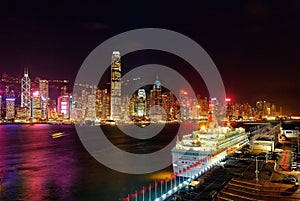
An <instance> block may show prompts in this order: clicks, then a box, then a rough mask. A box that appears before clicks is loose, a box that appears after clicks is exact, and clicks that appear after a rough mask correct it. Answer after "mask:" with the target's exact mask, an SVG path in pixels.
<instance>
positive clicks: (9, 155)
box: [0, 123, 196, 201]
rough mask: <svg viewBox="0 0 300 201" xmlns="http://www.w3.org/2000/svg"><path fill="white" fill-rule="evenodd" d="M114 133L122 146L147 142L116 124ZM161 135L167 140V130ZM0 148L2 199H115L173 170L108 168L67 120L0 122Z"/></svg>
mask: <svg viewBox="0 0 300 201" xmlns="http://www.w3.org/2000/svg"><path fill="white" fill-rule="evenodd" d="M195 128H196V125H195V124H192V123H188V124H186V125H184V129H185V130H186V131H185V132H186V133H188V132H189V131H191V130H194V129H195ZM57 130H59V131H64V132H65V134H66V135H65V136H64V137H62V138H57V139H52V138H51V136H50V134H51V132H53V131H57ZM168 131H170V132H175V131H174V129H170V130H168V129H167V130H166V131H165V134H166V133H168ZM114 138H115V140H112V141H114V142H116V144H118V146H120V147H123V148H124V149H129V150H131V149H137V150H138V149H143V147H145V144H143V143H140V142H132V141H128V140H127V139H125V138H124V137H122V135H119V134H118V133H116V131H115V130H114ZM123 138H124V139H123ZM160 140H161V141H160V142H163V141H168V136H166V135H164V136H162V138H161V139H160ZM132 143H137V144H132ZM154 144H156V146H158V147H159V143H157V142H155V143H154ZM156 148H157V147H156ZM0 150H1V151H0V177H1V178H2V183H1V187H2V191H1V198H2V200H33V201H35V200H37V201H40V200H64V201H65V200H72V201H76V200H101V201H106V200H107V201H110V200H118V198H121V197H125V196H126V195H127V194H128V193H132V192H134V191H135V190H137V189H139V188H141V187H142V186H144V185H147V184H148V183H149V182H153V181H154V180H158V179H164V178H166V177H168V176H170V174H171V173H172V172H171V171H172V169H171V167H168V168H166V169H165V170H162V171H159V172H156V173H151V174H144V175H130V174H124V173H120V172H116V171H114V170H111V169H109V168H107V167H105V166H103V165H101V164H100V163H98V162H97V161H96V160H94V159H93V158H92V156H90V155H89V154H88V153H87V152H86V150H85V149H84V148H83V146H82V144H81V142H80V141H79V139H78V136H77V134H76V132H75V129H74V128H73V126H70V125H69V126H67V125H46V124H35V125H1V126H0ZM170 157H171V155H170Z"/></svg>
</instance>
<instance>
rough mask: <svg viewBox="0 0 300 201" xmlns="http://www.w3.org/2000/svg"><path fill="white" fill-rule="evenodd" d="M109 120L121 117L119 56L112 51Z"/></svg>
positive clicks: (116, 52) (117, 52)
mask: <svg viewBox="0 0 300 201" xmlns="http://www.w3.org/2000/svg"><path fill="white" fill-rule="evenodd" d="M110 104H111V105H110V109H111V111H110V119H112V120H119V119H120V117H121V55H120V52H119V51H113V53H112V57H111V102H110Z"/></svg>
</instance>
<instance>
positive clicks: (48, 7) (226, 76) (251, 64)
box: [0, 0, 300, 114]
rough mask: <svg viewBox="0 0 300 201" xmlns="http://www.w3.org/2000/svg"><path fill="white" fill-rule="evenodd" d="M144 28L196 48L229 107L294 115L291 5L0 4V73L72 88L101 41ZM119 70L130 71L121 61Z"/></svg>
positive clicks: (297, 27)
mask: <svg viewBox="0 0 300 201" xmlns="http://www.w3.org/2000/svg"><path fill="white" fill-rule="evenodd" d="M145 27H155V28H165V29H171V30H174V31H177V32H179V33H182V34H185V35H187V36H188V37H190V38H191V39H193V40H195V41H196V42H198V43H199V44H200V45H201V46H202V47H203V48H204V49H205V50H206V51H207V52H208V54H209V55H210V56H211V58H212V59H213V61H214V62H215V64H216V66H217V67H218V69H219V71H220V73H221V76H222V78H223V81H224V84H225V88H226V92H227V94H228V96H230V97H231V98H232V99H233V100H234V101H237V102H249V103H250V104H254V102H255V101H256V100H261V99H263V100H267V101H270V102H273V103H275V104H276V105H277V106H278V107H279V106H283V108H284V110H285V111H289V112H294V113H298V114H300V102H299V100H300V91H299V89H300V82H299V79H298V77H299V72H300V68H299V67H298V66H299V59H298V58H299V56H300V54H299V47H300V2H299V1H296V0H295V1H278V2H277V1H268V2H267V1H256V0H254V1H238V0H237V1H207V2H206V3H204V2H202V1H199V2H198V1H197V2H196V1H194V3H193V1H182V2H181V4H177V3H176V1H167V2H166V1H164V2H163V3H153V2H152V1H149V2H148V3H144V2H143V1H110V2H109V1H107V2H105V3H102V2H100V1H99V2H94V3H85V2H82V3H75V2H69V3H57V4H55V3H45V2H44V1H40V3H38V4H36V3H30V2H29V1H24V2H22V3H20V2H18V3H17V2H14V3H8V4H5V3H1V7H0V71H1V72H8V73H9V74H13V75H16V76H19V75H20V74H22V72H23V68H24V67H29V70H30V75H31V77H35V76H41V77H46V78H49V79H54V78H59V79H64V78H67V79H70V80H71V81H72V80H74V79H75V76H76V73H77V70H78V69H79V67H80V65H81V64H82V62H83V60H84V59H85V57H86V56H87V55H88V54H89V53H90V52H91V51H92V50H93V49H94V48H95V47H97V46H98V45H99V44H100V43H101V42H103V41H104V40H106V39H108V38H110V37H112V36H114V35H116V34H119V33H122V32H124V31H128V30H131V29H136V28H145ZM142 58H144V57H142ZM131 60H132V59H131ZM148 60H149V58H148ZM148 60H147V58H145V61H144V63H147V61H148ZM139 62H140V61H139ZM139 62H138V63H139ZM140 63H143V62H140ZM126 65H128V66H134V65H136V64H132V61H131V63H130V59H128V64H126V59H125V61H124V62H123V68H125V69H126Z"/></svg>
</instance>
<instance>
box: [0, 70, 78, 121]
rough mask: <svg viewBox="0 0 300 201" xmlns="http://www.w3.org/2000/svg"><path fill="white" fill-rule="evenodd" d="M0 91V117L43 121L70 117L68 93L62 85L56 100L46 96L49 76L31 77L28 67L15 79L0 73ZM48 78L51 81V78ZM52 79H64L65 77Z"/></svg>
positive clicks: (10, 119) (70, 98)
mask: <svg viewBox="0 0 300 201" xmlns="http://www.w3.org/2000/svg"><path fill="white" fill-rule="evenodd" d="M1 82H4V83H6V84H5V85H4V88H5V90H4V93H3V94H1V95H0V114H1V115H0V117H1V119H2V120H4V121H6V122H47V121H49V120H50V121H51V120H61V121H65V120H67V119H68V118H69V117H70V109H71V107H65V105H66V104H67V106H68V105H71V104H70V101H71V100H72V97H71V95H70V94H69V93H67V92H66V87H62V90H61V94H60V96H58V97H57V100H52V99H50V97H49V80H45V79H41V78H38V79H36V80H34V81H32V80H31V79H30V77H29V72H28V69H25V70H24V75H23V77H21V78H19V79H18V80H17V79H15V78H12V77H9V76H7V75H5V76H2V79H1ZM51 82H53V81H52V80H51ZM54 82H62V83H67V82H68V81H66V80H63V81H58V80H54ZM64 108H65V109H64Z"/></svg>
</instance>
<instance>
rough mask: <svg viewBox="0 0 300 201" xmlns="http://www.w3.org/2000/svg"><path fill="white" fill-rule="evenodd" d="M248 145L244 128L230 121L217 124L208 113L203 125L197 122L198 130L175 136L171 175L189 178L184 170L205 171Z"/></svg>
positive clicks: (187, 172) (213, 117) (188, 174)
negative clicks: (172, 173)
mask: <svg viewBox="0 0 300 201" xmlns="http://www.w3.org/2000/svg"><path fill="white" fill-rule="evenodd" d="M247 144H249V138H248V133H246V132H245V129H244V128H236V129H234V128H232V127H231V126H230V124H227V126H223V127H221V126H218V123H217V120H216V118H215V116H214V115H213V114H210V115H209V118H208V121H207V123H206V125H203V124H202V126H200V125H199V128H198V130H196V131H193V132H192V133H191V134H188V135H184V136H183V137H182V139H181V140H179V138H178V137H177V142H176V145H175V147H174V148H173V149H172V150H171V152H172V160H173V171H174V174H175V175H180V176H183V177H189V176H190V175H191V174H190V173H189V171H187V170H190V169H193V172H194V173H196V172H200V171H202V170H203V171H205V170H207V169H208V168H209V167H211V166H212V165H213V164H216V163H218V162H220V161H221V160H223V159H225V157H226V156H227V155H230V154H232V153H234V152H235V151H237V150H239V149H241V148H242V147H244V146H245V145H247Z"/></svg>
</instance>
